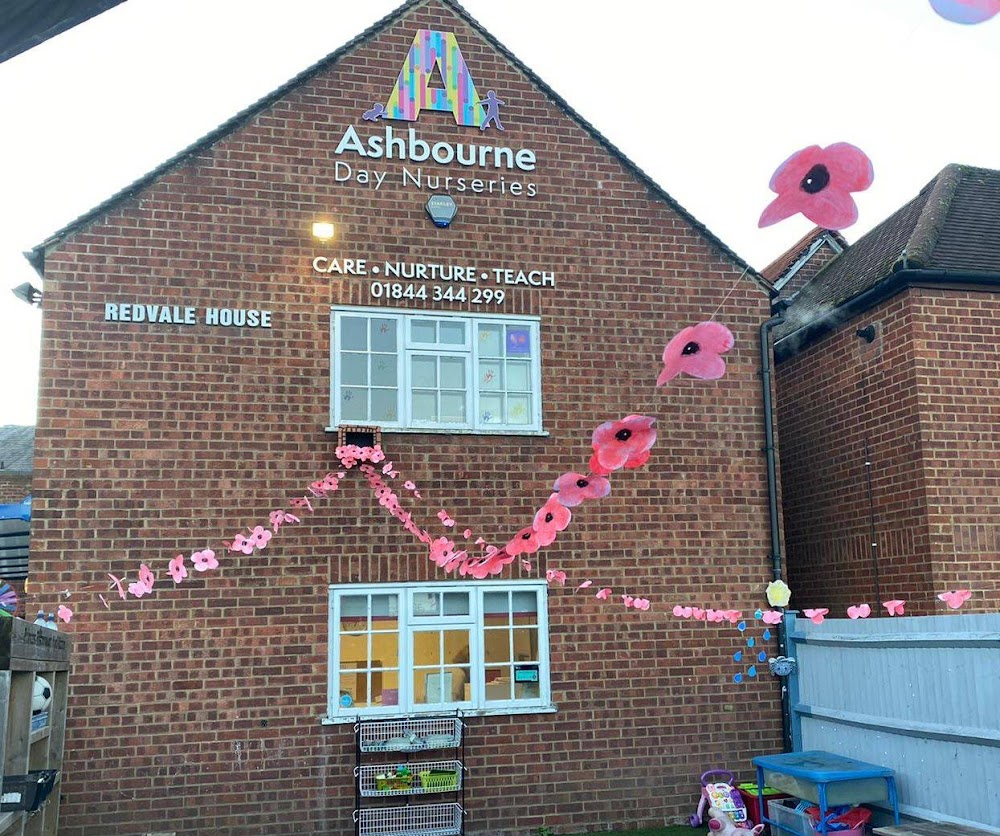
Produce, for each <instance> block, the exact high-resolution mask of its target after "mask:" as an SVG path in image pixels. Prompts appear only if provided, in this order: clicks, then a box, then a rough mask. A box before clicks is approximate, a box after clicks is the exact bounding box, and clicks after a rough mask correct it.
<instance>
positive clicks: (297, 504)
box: [288, 496, 313, 511]
mask: <svg viewBox="0 0 1000 836" xmlns="http://www.w3.org/2000/svg"><path fill="white" fill-rule="evenodd" d="M288 504H289V505H291V506H292V507H293V508H308V509H309V510H310V511H312V509H313V507H312V503H311V502H310V501H309V497H308V496H301V497H296V498H295V499H293V500H291V501H290V502H289V503H288Z"/></svg>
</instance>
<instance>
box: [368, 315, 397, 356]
mask: <svg viewBox="0 0 1000 836" xmlns="http://www.w3.org/2000/svg"><path fill="white" fill-rule="evenodd" d="M395 350H396V320H394V319H373V320H372V351H393V352H394V351H395Z"/></svg>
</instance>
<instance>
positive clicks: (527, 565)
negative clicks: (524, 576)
mask: <svg viewBox="0 0 1000 836" xmlns="http://www.w3.org/2000/svg"><path fill="white" fill-rule="evenodd" d="M521 568H522V569H524V571H525V572H530V571H531V561H530V560H522V561H521Z"/></svg>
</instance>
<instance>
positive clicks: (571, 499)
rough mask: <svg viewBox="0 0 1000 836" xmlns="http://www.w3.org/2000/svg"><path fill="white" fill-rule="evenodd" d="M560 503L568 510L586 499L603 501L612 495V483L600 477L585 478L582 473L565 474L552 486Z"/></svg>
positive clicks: (590, 476)
mask: <svg viewBox="0 0 1000 836" xmlns="http://www.w3.org/2000/svg"><path fill="white" fill-rule="evenodd" d="M552 490H554V491H555V492H556V495H557V496H558V497H559V502H560V504H562V505H565V506H566V507H567V508H575V507H576V506H577V505H579V504H580V503H581V502H583V501H584V500H585V499H603V498H604V497H606V496H607V495H608V494H609V493H611V483H610V482H609V481H608V480H607V479H605V478H604V477H603V476H600V475H596V474H593V475H589V476H585V475H584V474H582V473H564V474H563V475H562V476H560V477H559V478H558V479H556V482H555V484H554V485H553V486H552Z"/></svg>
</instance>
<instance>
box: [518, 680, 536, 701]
mask: <svg viewBox="0 0 1000 836" xmlns="http://www.w3.org/2000/svg"><path fill="white" fill-rule="evenodd" d="M541 697H542V683H541V682H515V683H514V699H515V700H537V699H541Z"/></svg>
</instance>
